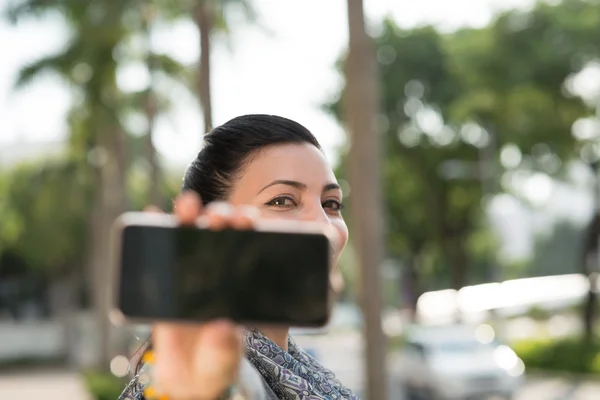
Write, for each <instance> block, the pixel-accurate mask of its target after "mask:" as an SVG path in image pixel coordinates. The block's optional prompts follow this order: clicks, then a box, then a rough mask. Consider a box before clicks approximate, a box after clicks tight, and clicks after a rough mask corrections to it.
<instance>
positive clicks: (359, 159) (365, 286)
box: [344, 0, 388, 400]
mask: <svg viewBox="0 0 600 400" xmlns="http://www.w3.org/2000/svg"><path fill="white" fill-rule="evenodd" d="M347 4H348V27H349V52H348V59H347V61H346V71H345V72H346V92H345V98H344V112H345V119H346V121H347V123H348V129H349V133H350V139H351V147H350V153H349V155H348V177H349V181H350V187H351V188H352V194H351V196H352V199H351V201H350V212H351V218H352V224H353V226H355V227H360V228H359V229H354V230H353V232H352V234H353V235H354V243H355V244H356V250H357V253H358V258H359V265H360V278H361V279H360V285H359V286H360V292H359V298H360V302H361V306H362V309H363V314H364V318H365V332H364V333H365V339H366V385H367V387H366V392H365V394H366V396H365V397H366V398H368V399H371V400H386V399H387V398H388V393H387V389H388V386H387V372H386V357H385V354H386V348H385V345H386V340H385V337H384V335H383V331H382V327H381V304H382V300H381V273H380V269H381V264H382V262H383V258H384V257H383V256H384V242H385V241H384V235H383V230H384V228H383V218H382V211H383V199H382V193H381V182H380V179H381V173H380V169H381V167H380V160H381V151H380V135H379V132H377V131H376V127H377V124H376V121H377V116H378V115H379V90H378V75H377V65H376V63H375V54H374V48H373V43H372V40H371V38H370V37H369V36H368V35H367V33H366V30H365V20H364V10H363V1H362V0H348V3H347Z"/></svg>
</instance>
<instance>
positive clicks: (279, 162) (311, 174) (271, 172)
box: [237, 143, 336, 188]
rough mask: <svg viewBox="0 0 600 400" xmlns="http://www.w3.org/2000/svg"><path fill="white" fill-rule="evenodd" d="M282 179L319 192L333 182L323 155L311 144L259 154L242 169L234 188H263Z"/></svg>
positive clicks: (270, 150)
mask: <svg viewBox="0 0 600 400" xmlns="http://www.w3.org/2000/svg"><path fill="white" fill-rule="evenodd" d="M281 179H285V180H293V181H298V182H301V183H304V184H306V185H308V186H309V187H310V186H313V185H315V186H318V187H319V188H320V187H322V186H323V185H324V184H327V183H331V182H336V179H335V175H334V174H333V170H332V169H331V166H330V165H329V163H328V162H327V160H326V159H325V156H324V155H323V153H322V152H321V151H320V150H319V149H317V148H316V147H315V146H313V145H311V144H308V143H301V144H282V145H274V146H270V147H267V148H265V149H263V150H261V151H259V152H258V153H257V154H256V155H255V156H254V157H252V158H251V159H250V162H248V164H247V165H246V166H245V168H244V170H243V172H242V176H241V177H240V179H239V181H238V182H237V184H238V185H244V186H248V187H260V188H262V187H263V186H265V185H266V184H268V183H270V182H272V181H274V180H281Z"/></svg>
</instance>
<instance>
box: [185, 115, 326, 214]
mask: <svg viewBox="0 0 600 400" xmlns="http://www.w3.org/2000/svg"><path fill="white" fill-rule="evenodd" d="M288 143H309V144H312V145H313V146H315V147H317V148H318V149H321V146H320V145H319V142H318V141H317V139H316V138H315V137H314V136H313V134H312V133H310V131H309V130H308V129H306V128H305V127H304V126H302V125H300V124H299V123H297V122H295V121H292V120H290V119H287V118H283V117H278V116H275V115H264V114H253V115H243V116H241V117H237V118H234V119H232V120H230V121H228V122H226V123H225V124H223V125H221V126H219V127H217V128H215V129H213V130H212V131H211V132H210V133H208V134H207V135H205V136H204V147H203V148H202V150H201V151H200V153H198V156H197V157H196V159H195V160H194V161H193V162H192V164H191V165H190V166H189V168H188V169H187V171H186V173H185V176H184V178H183V185H182V190H193V191H194V192H196V193H198V194H199V195H200V197H201V198H202V202H203V203H204V204H207V203H210V202H211V201H215V200H225V199H227V197H229V194H230V193H231V189H232V187H233V185H234V184H235V181H236V180H237V179H238V178H239V175H240V173H241V172H242V169H243V167H244V165H245V164H246V163H248V162H249V161H250V160H251V159H252V157H254V156H255V155H256V154H257V153H258V152H259V151H261V150H263V149H265V148H267V147H269V146H273V145H277V144H288Z"/></svg>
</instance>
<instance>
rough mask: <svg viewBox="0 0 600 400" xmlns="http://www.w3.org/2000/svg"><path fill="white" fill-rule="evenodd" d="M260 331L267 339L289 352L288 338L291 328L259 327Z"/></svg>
mask: <svg viewBox="0 0 600 400" xmlns="http://www.w3.org/2000/svg"><path fill="white" fill-rule="evenodd" d="M257 328H258V330H259V331H261V332H262V334H263V335H265V336H266V337H267V339H269V340H270V341H271V342H273V343H275V344H276V345H277V346H279V347H281V348H282V349H283V350H285V351H288V337H289V334H290V328H288V327H281V326H262V325H261V326H257Z"/></svg>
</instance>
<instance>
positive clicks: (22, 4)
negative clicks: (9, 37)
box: [3, 0, 67, 24]
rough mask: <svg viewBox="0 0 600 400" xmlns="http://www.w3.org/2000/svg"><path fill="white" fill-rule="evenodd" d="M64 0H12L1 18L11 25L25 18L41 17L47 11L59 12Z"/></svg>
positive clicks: (64, 2)
mask: <svg viewBox="0 0 600 400" xmlns="http://www.w3.org/2000/svg"><path fill="white" fill-rule="evenodd" d="M66 3H67V2H66V0H52V1H50V0H13V1H10V2H9V3H8V5H7V6H6V8H5V9H4V11H3V14H4V15H3V17H4V18H5V19H6V20H8V21H9V22H11V23H13V24H14V23H17V22H18V21H19V20H20V19H21V18H25V17H41V16H43V15H45V14H46V13H48V12H49V11H61V9H63V10H64V8H65V7H66Z"/></svg>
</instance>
